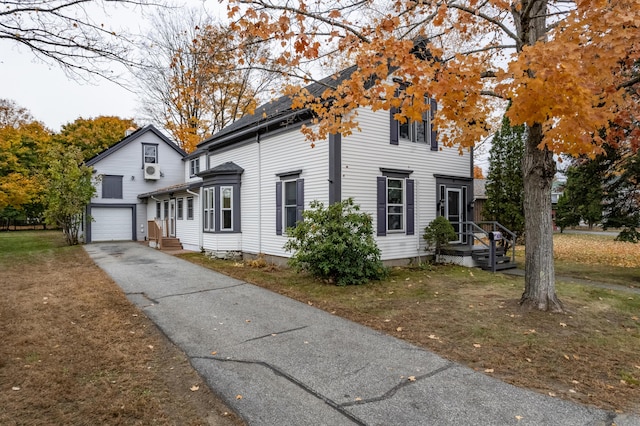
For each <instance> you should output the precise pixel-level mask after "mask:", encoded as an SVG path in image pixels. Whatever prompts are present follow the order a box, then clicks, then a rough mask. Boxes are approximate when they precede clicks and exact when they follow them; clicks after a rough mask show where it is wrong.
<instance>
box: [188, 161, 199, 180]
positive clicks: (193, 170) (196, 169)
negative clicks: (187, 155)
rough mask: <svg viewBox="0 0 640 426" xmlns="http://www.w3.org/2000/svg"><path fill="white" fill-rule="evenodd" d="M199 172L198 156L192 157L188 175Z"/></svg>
mask: <svg viewBox="0 0 640 426" xmlns="http://www.w3.org/2000/svg"><path fill="white" fill-rule="evenodd" d="M198 173H200V158H194V159H192V160H191V161H190V162H189V176H195V175H196V174H198Z"/></svg>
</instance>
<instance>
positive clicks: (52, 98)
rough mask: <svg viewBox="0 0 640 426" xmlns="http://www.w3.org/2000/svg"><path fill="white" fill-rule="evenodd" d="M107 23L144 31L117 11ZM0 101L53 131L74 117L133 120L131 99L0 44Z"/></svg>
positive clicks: (213, 6)
mask: <svg viewBox="0 0 640 426" xmlns="http://www.w3.org/2000/svg"><path fill="white" fill-rule="evenodd" d="M173 3H175V4H183V5H185V4H186V5H187V6H190V7H202V5H203V3H205V4H206V7H207V10H208V11H209V13H212V14H213V15H214V16H220V15H221V14H223V13H224V10H225V9H226V7H225V6H222V5H220V4H219V3H218V0H206V1H205V0H173ZM111 19H116V20H117V22H118V25H120V26H122V25H124V26H127V27H129V30H130V31H131V32H138V31H140V30H141V28H140V26H141V25H143V26H144V22H141V21H140V15H139V14H138V13H125V12H124V11H120V12H116V14H114V15H113V16H111ZM127 20H130V21H131V22H130V24H127ZM0 98H4V99H11V100H13V101H15V102H16V103H17V104H18V105H20V106H22V107H24V108H26V109H28V110H29V111H30V112H31V114H32V115H33V116H34V118H35V119H36V120H39V121H41V122H43V123H44V124H45V125H46V126H47V127H48V128H49V129H51V130H54V131H59V130H60V126H61V125H63V124H66V123H69V122H72V121H74V120H75V119H77V118H78V117H83V118H93V117H97V116H100V115H115V116H119V117H122V118H138V117H136V109H137V108H138V102H137V99H136V95H135V94H133V93H131V92H129V91H127V90H125V89H124V88H122V87H120V86H119V85H117V84H115V83H112V82H109V81H107V80H97V81H96V84H88V83H85V82H81V81H74V80H72V79H69V78H68V77H67V76H66V75H65V73H64V71H62V70H61V69H60V67H58V66H57V65H55V64H53V65H47V64H43V63H41V62H40V61H38V60H37V59H36V58H35V56H34V55H33V53H32V52H31V51H30V50H29V49H27V48H26V47H24V46H19V45H18V43H15V42H13V41H10V40H1V41H0ZM138 121H140V120H138ZM139 124H146V123H140V122H139Z"/></svg>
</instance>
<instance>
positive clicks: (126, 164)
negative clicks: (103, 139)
mask: <svg viewBox="0 0 640 426" xmlns="http://www.w3.org/2000/svg"><path fill="white" fill-rule="evenodd" d="M143 144H148V145H151V146H154V147H155V149H156V155H157V158H158V160H160V161H159V162H158V164H159V166H160V170H162V174H163V175H164V176H163V177H161V178H160V179H158V180H145V178H144V170H143V168H142V164H143V161H144V151H143V147H142V145H143ZM182 158H183V157H182V155H180V154H179V153H178V152H176V151H175V149H173V148H172V147H170V146H169V145H167V143H166V142H164V141H163V140H162V139H160V138H159V137H158V136H156V135H155V134H154V133H153V132H151V131H149V132H145V133H144V134H142V135H140V136H139V137H138V138H137V139H135V140H133V141H131V142H130V143H129V144H127V145H126V146H124V147H122V148H120V149H118V150H117V151H114V152H113V153H112V154H110V155H108V156H106V157H105V158H103V159H101V160H100V161H98V162H97V163H95V164H93V166H92V167H93V169H94V171H95V176H100V175H115V176H122V197H121V198H103V197H102V191H103V188H102V182H101V180H100V179H96V180H95V181H94V182H95V187H96V196H94V197H93V198H92V199H91V203H92V204H128V205H129V204H135V205H136V212H137V214H136V226H135V229H136V239H137V240H144V239H145V238H147V237H148V233H147V232H148V230H147V227H148V224H147V221H148V220H149V219H153V217H154V214H155V208H154V206H153V202H152V201H149V209H148V210H147V204H146V202H145V201H143V200H140V199H138V195H140V194H145V193H149V192H152V191H154V190H157V189H160V188H164V187H167V186H171V185H175V184H178V183H181V182H184V162H183V161H182ZM147 213H148V214H149V215H151V217H149V216H148V214H147ZM89 226H90V227H91V228H92V230H93V228H94V224H93V223H90V224H89ZM92 234H93V233H92ZM129 239H131V237H129Z"/></svg>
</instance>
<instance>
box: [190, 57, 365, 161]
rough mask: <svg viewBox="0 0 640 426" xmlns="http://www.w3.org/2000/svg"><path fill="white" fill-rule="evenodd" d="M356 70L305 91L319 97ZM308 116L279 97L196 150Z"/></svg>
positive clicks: (306, 112) (311, 85)
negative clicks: (235, 135)
mask: <svg viewBox="0 0 640 426" xmlns="http://www.w3.org/2000/svg"><path fill="white" fill-rule="evenodd" d="M356 68H357V67H356V66H355V65H354V66H351V67H349V68H346V69H344V70H342V71H340V72H338V73H336V74H332V75H331V76H329V77H325V78H323V79H322V80H320V81H319V82H314V83H312V84H310V85H308V86H306V87H305V89H307V90H308V91H309V93H310V94H311V95H314V96H319V95H321V94H322V92H324V91H325V90H326V89H327V87H328V86H331V87H336V86H338V85H339V84H340V83H341V82H343V81H344V80H346V79H348V78H349V77H350V76H351V74H353V72H354V71H355V70H356ZM309 116H310V113H309V111H308V110H307V109H301V110H296V111H294V110H293V109H292V108H291V98H289V97H288V96H281V97H279V98H278V99H275V100H272V101H269V102H267V103H265V104H263V105H260V106H259V107H257V108H256V110H255V112H254V113H253V114H251V115H245V116H244V117H242V118H240V119H239V120H236V121H234V122H233V123H231V124H229V125H228V126H226V127H225V128H224V129H222V130H220V131H219V132H218V133H216V134H214V135H213V136H211V137H209V138H208V139H205V140H204V141H202V142H200V143H199V144H198V148H203V147H205V146H208V147H213V146H216V145H218V144H219V143H220V142H223V141H227V140H229V139H230V138H233V135H234V133H235V134H237V135H238V137H239V136H240V134H242V135H244V136H247V133H248V134H252V133H253V132H256V131H258V130H259V129H264V128H271V127H279V126H280V124H281V123H282V121H289V120H292V121H294V122H297V121H301V120H304V119H305V118H308V117H309ZM240 132H242V133H240Z"/></svg>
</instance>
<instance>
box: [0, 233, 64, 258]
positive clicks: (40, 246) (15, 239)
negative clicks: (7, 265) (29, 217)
mask: <svg viewBox="0 0 640 426" xmlns="http://www.w3.org/2000/svg"><path fill="white" fill-rule="evenodd" d="M64 245H65V242H64V236H63V235H62V233H61V232H60V231H9V232H0V261H2V260H5V261H6V260H8V259H9V258H15V257H22V256H28V255H33V254H36V253H39V252H48V251H50V250H53V249H57V248H60V247H62V246H64Z"/></svg>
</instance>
